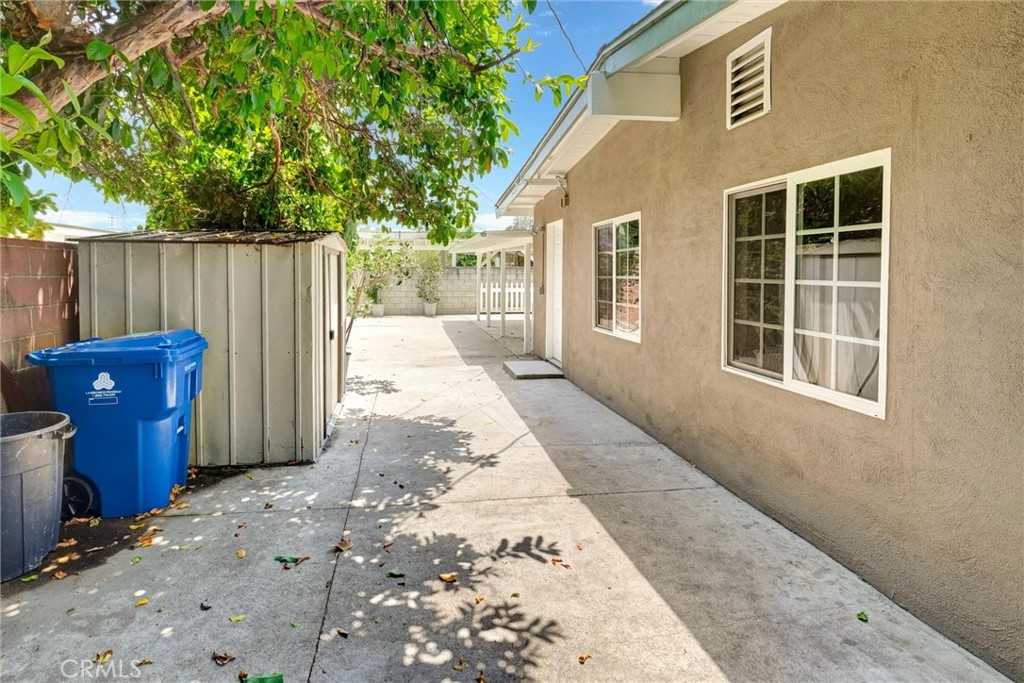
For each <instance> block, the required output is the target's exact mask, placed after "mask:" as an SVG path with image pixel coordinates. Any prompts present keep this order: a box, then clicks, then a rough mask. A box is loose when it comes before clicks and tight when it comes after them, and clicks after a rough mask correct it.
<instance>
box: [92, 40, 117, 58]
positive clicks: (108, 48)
mask: <svg viewBox="0 0 1024 683" xmlns="http://www.w3.org/2000/svg"><path fill="white" fill-rule="evenodd" d="M112 54H114V46H113V45H111V44H109V43H105V42H103V41H102V40H94V41H92V42H90V43H89V44H88V45H86V46H85V56H86V57H87V58H89V59H91V60H92V61H94V62H104V61H106V60H107V59H109V58H110V55H112Z"/></svg>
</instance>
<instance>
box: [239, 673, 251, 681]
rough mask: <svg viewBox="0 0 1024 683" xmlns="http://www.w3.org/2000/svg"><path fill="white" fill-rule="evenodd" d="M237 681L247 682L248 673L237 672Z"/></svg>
mask: <svg viewBox="0 0 1024 683" xmlns="http://www.w3.org/2000/svg"><path fill="white" fill-rule="evenodd" d="M238 680H239V683H245V682H246V681H247V680H249V672H248V671H239V672H238Z"/></svg>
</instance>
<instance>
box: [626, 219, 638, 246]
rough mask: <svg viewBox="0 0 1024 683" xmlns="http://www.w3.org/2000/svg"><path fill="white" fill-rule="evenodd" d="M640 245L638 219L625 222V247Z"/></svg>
mask: <svg viewBox="0 0 1024 683" xmlns="http://www.w3.org/2000/svg"><path fill="white" fill-rule="evenodd" d="M639 246H640V221H630V222H628V223H626V247H627V248H629V249H636V248H638V247H639Z"/></svg>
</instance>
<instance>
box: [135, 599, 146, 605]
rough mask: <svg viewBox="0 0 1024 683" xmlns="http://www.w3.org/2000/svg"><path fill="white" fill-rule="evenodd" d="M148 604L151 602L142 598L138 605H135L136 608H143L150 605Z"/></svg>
mask: <svg viewBox="0 0 1024 683" xmlns="http://www.w3.org/2000/svg"><path fill="white" fill-rule="evenodd" d="M148 604H149V600H148V599H146V598H142V599H141V600H139V601H138V602H137V603H135V606H136V607H142V606H143V605H148Z"/></svg>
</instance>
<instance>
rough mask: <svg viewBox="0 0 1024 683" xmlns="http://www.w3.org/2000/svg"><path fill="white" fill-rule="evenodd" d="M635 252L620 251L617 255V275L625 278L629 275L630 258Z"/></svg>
mask: <svg viewBox="0 0 1024 683" xmlns="http://www.w3.org/2000/svg"><path fill="white" fill-rule="evenodd" d="M631 253H633V252H629V251H620V252H618V253H617V254H615V259H616V264H615V274H616V275H620V276H624V275H628V274H629V256H630V254H631Z"/></svg>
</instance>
